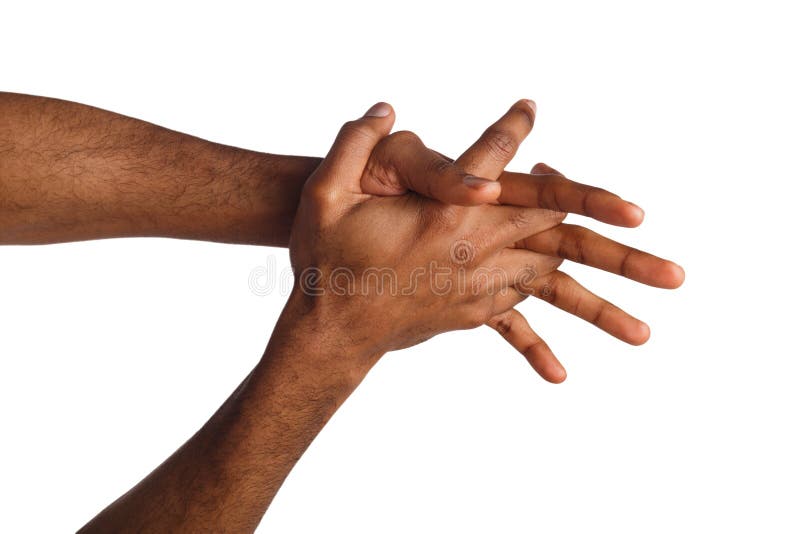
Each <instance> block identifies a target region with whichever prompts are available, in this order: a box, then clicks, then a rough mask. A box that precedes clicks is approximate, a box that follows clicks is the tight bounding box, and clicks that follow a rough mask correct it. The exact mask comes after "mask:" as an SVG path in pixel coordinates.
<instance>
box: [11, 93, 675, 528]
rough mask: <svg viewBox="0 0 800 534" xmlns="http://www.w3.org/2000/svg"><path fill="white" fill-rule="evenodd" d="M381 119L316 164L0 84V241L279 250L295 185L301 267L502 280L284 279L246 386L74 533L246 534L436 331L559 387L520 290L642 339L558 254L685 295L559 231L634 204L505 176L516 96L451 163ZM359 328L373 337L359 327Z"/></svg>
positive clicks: (607, 248)
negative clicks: (341, 420)
mask: <svg viewBox="0 0 800 534" xmlns="http://www.w3.org/2000/svg"><path fill="white" fill-rule="evenodd" d="M384 109H386V110H388V111H387V114H386V115H383V116H375V115H373V116H371V117H365V118H362V119H359V120H358V121H353V122H351V123H348V125H346V127H345V128H343V130H342V132H341V133H340V136H339V138H338V139H337V144H336V145H335V146H334V148H333V149H332V150H331V153H330V154H329V155H328V157H327V158H326V159H325V160H324V162H322V164H321V163H320V162H321V161H322V160H320V159H318V158H303V157H294V156H275V155H269V154H261V153H257V152H252V151H247V150H242V149H237V148H234V147H227V146H223V145H218V144H215V143H211V142H208V141H204V140H201V139H197V138H194V137H191V136H187V135H185V134H181V133H178V132H173V131H170V130H166V129H164V128H160V127H158V126H154V125H151V124H148V123H144V122H142V121H138V120H136V119H131V118H128V117H123V116H120V115H116V114H113V113H110V112H106V111H102V110H98V109H96V108H91V107H88V106H82V105H79V104H73V103H69V102H64V101H58V100H53V99H44V98H39V97H28V96H24V95H13V94H8V93H0V244H2V243H8V244H11V243H16V244H37V243H52V242H62V241H70V240H83V239H97V238H106V237H129V236H162V237H176V238H187V239H204V240H212V241H222V242H232V243H250V244H267V245H275V246H285V245H286V244H287V242H288V240H289V232H290V229H291V228H292V222H293V221H294V220H295V216H296V209H297V204H298V202H299V201H300V199H301V191H304V193H303V195H302V197H303V203H302V206H301V208H300V213H306V216H300V217H299V218H298V224H296V225H295V226H294V231H293V232H294V235H293V237H292V242H293V243H294V245H293V246H292V259H293V263H294V265H295V267H296V268H298V269H299V270H300V271H301V272H302V270H304V269H306V268H310V267H313V268H315V269H319V271H320V272H323V273H324V272H328V273H330V272H331V271H332V270H334V269H336V268H338V267H346V268H347V269H349V270H350V271H352V272H353V273H361V274H363V273H364V271H365V270H366V269H367V268H368V266H369V264H370V263H373V264H378V265H382V264H386V263H389V264H391V267H392V268H393V269H395V270H396V272H398V273H402V274H404V275H409V274H411V273H412V272H413V270H414V269H415V268H417V267H419V266H420V263H423V260H425V261H429V260H431V259H433V258H435V259H438V260H439V262H440V263H441V264H442V265H448V262H450V265H449V266H450V267H453V268H454V269H453V271H452V272H455V273H457V272H459V270H461V271H463V272H465V273H468V274H469V275H470V279H476V277H475V276H474V275H475V273H477V272H479V270H480V269H490V270H493V272H498V271H499V272H500V273H503V275H504V276H500V277H498V278H483V279H481V278H477V279H478V280H483V281H482V282H481V283H478V284H477V290H474V291H472V292H470V293H467V294H454V293H449V294H447V295H440V294H437V293H436V292H432V291H425V290H423V289H421V290H419V291H415V292H414V293H412V294H411V295H403V296H402V298H388V297H387V296H386V295H385V294H378V293H376V292H374V291H373V292H367V293H366V294H362V295H358V294H354V295H345V296H342V295H336V294H331V293H330V292H328V293H326V294H325V295H323V296H321V297H320V296H313V297H312V296H310V295H309V294H307V292H305V291H303V290H302V288H298V287H296V288H295V292H294V293H293V295H292V297H291V298H290V300H289V302H288V303H287V306H286V308H285V309H284V312H283V314H282V316H281V319H280V320H279V323H278V325H277V326H276V328H275V330H274V332H273V336H272V338H271V340H270V343H269V345H268V347H267V350H266V351H265V354H264V357H263V358H262V360H261V362H260V363H259V365H258V366H257V367H256V368H255V369H254V370H253V372H252V373H251V374H250V375H249V376H248V377H247V378H246V379H245V381H244V382H243V383H242V384H241V386H240V387H239V388H238V389H237V390H236V391H235V392H234V393H233V394H232V396H231V397H230V398H229V399H228V401H227V402H226V403H225V404H224V405H223V406H222V407H221V408H220V410H219V411H218V412H217V413H216V414H215V415H214V416H213V417H212V418H211V419H210V420H209V422H208V423H207V424H206V425H205V426H204V427H203V428H202V429H201V430H200V431H199V432H198V433H197V434H196V435H195V436H194V437H193V438H192V439H190V440H189V441H188V442H187V443H186V444H185V445H184V446H183V447H182V448H181V449H179V450H178V451H176V453H175V454H173V456H172V457H170V458H169V459H168V460H167V461H165V462H164V464H162V465H161V466H160V467H159V468H157V469H156V470H155V471H154V472H153V473H151V475H150V476H148V477H147V478H146V479H145V480H143V481H142V482H141V483H140V484H139V485H137V486H136V487H135V488H133V489H132V490H131V491H130V492H128V493H127V494H126V495H124V496H123V497H121V498H120V499H118V500H117V501H116V502H115V503H113V504H112V505H110V506H109V507H108V508H107V509H106V510H104V511H103V512H101V514H99V515H98V516H97V517H96V518H95V519H94V520H93V521H92V522H90V523H89V524H88V525H87V526H86V527H85V530H86V531H98V532H105V531H124V530H126V529H127V530H128V531H152V532H161V531H165V530H167V531H186V532H203V531H213V532H225V531H230V532H242V531H251V530H252V529H253V528H255V525H257V523H258V521H259V519H260V517H261V515H262V514H263V512H264V510H265V509H266V507H267V506H268V505H269V503H270V502H271V500H272V498H273V497H274V495H275V492H277V490H278V488H279V487H280V484H281V482H282V481H283V479H284V478H285V476H286V475H287V474H288V472H289V470H290V469H291V467H292V466H293V465H294V463H295V462H296V461H297V459H298V458H299V457H300V455H301V454H302V452H303V451H304V450H305V448H306V447H307V446H308V444H309V443H310V441H311V440H312V439H313V437H314V436H315V435H316V434H317V433H318V432H319V430H320V429H321V428H322V426H323V425H324V424H325V422H326V421H327V420H328V418H329V417H330V416H331V415H332V414H333V412H334V411H335V410H336V408H337V407H338V406H339V405H340V404H341V403H342V402H343V401H344V400H345V399H346V398H347V396H348V395H349V393H350V392H351V391H352V390H353V389H354V388H355V387H356V386H357V384H358V383H359V382H360V380H361V379H362V378H363V376H364V374H366V372H367V371H368V369H369V368H370V367H371V366H372V365H373V364H374V363H375V361H377V359H378V358H379V357H380V356H381V355H382V354H383V353H384V352H386V351H389V350H395V349H397V348H402V347H405V346H409V345H412V344H414V343H417V342H420V341H422V340H424V339H427V338H429V337H431V336H433V335H436V334H438V333H440V332H444V331H448V330H453V329H459V328H471V327H474V326H477V325H479V324H484V323H486V324H489V325H490V326H492V327H494V328H496V329H497V330H498V331H499V332H500V333H501V334H502V335H503V337H504V338H505V339H507V340H508V341H509V342H510V343H511V344H512V345H513V346H515V347H516V348H517V349H518V350H520V352H522V353H523V354H524V355H525V357H526V358H527V359H528V360H529V361H530V362H531V364H532V365H533V367H534V368H535V369H536V370H537V371H538V372H539V373H540V374H541V375H542V376H543V377H544V378H546V379H547V380H549V381H552V382H560V381H563V379H564V378H565V376H566V374H565V372H564V370H563V367H562V366H561V365H560V364H559V363H558V361H557V360H556V359H555V357H554V356H553V354H552V352H551V351H550V349H549V348H548V347H547V345H546V344H545V343H544V342H543V341H542V340H541V338H539V336H538V335H537V334H536V333H535V332H534V331H533V330H532V329H531V328H530V326H529V325H528V323H527V322H526V321H525V319H524V317H522V315H521V314H519V313H518V312H517V311H516V310H515V309H514V308H513V306H514V305H515V304H517V303H518V302H520V301H521V300H522V299H524V298H525V297H526V296H527V295H529V294H533V295H535V296H537V297H539V298H543V299H545V300H548V301H550V302H552V303H553V304H554V305H556V306H557V307H560V308H562V309H565V310H567V311H569V312H570V313H573V314H575V315H577V316H579V317H582V318H584V319H586V320H589V321H591V322H593V323H594V324H597V325H598V326H599V327H600V328H602V329H604V330H606V331H608V332H609V333H611V334H612V335H615V336H617V337H619V338H620V339H623V340H625V341H627V342H630V343H635V344H638V343H641V342H644V341H645V340H646V339H647V335H648V332H649V330H648V329H647V327H646V325H644V323H641V321H638V320H637V319H634V318H633V317H631V316H630V315H628V314H627V313H625V312H623V311H622V310H619V309H618V308H616V307H614V306H613V305H611V304H609V303H607V302H606V301H604V300H602V299H600V298H599V297H596V296H595V295H593V294H591V293H589V292H588V291H587V290H586V289H584V288H583V287H582V286H580V285H579V284H578V283H577V282H575V281H574V280H572V279H571V278H569V277H568V276H567V275H566V274H564V273H563V272H561V271H559V270H558V267H559V266H560V264H561V262H562V261H563V259H569V260H572V261H579V262H582V263H585V264H587V265H591V266H594V267H597V268H600V269H604V270H607V271H610V272H613V273H616V274H620V275H622V276H626V277H628V278H631V279H633V280H636V281H639V282H643V283H646V284H650V285H654V286H657V287H665V288H671V287H677V286H678V285H680V283H681V282H682V280H683V272H682V270H681V269H680V268H679V267H678V266H677V265H675V264H673V263H672V262H668V261H666V260H662V259H660V258H657V257H655V256H652V255H650V254H648V253H645V252H641V251H637V250H634V249H631V248H629V247H626V246H624V245H621V244H618V243H615V242H613V241H611V240H609V239H607V238H605V237H603V236H601V235H599V234H596V233H594V232H591V231H589V230H588V229H585V228H582V227H578V226H573V225H568V224H565V223H563V222H562V221H563V218H564V216H565V215H566V212H572V213H578V214H582V215H586V216H590V217H594V218H595V219H597V220H600V221H603V222H607V223H610V224H615V225H620V226H629V227H633V226H636V225H638V224H639V223H640V222H641V218H642V216H643V213H642V211H641V210H640V209H639V208H638V207H636V206H635V205H632V204H630V203H628V202H626V201H624V200H622V199H620V198H619V197H618V196H617V195H614V194H612V193H609V192H607V191H603V190H600V189H597V188H594V187H591V186H586V185H582V184H578V183H575V182H572V181H570V180H568V179H566V178H565V177H564V176H563V175H561V174H560V173H558V172H557V171H555V170H554V169H552V168H550V167H547V166H546V165H543V164H539V165H537V166H536V167H534V169H533V171H532V173H530V174H527V173H512V172H508V171H505V166H506V165H507V164H508V162H509V161H510V160H511V158H512V157H513V155H514V153H515V152H516V148H517V147H518V146H519V143H521V142H522V140H523V139H524V138H525V136H526V135H527V134H528V132H529V131H530V129H531V127H532V125H533V120H534V118H535V107H533V106H531V104H530V103H529V102H527V101H521V102H518V103H517V104H515V106H513V107H512V108H511V110H509V112H508V113H506V114H505V115H504V116H503V117H502V118H501V119H500V120H499V121H498V122H497V123H495V124H494V125H492V126H491V127H490V128H489V129H487V130H486V132H485V133H484V134H483V135H482V136H481V138H480V139H479V140H478V141H477V142H476V143H475V144H474V145H473V146H472V147H470V148H469V149H468V150H467V151H466V152H465V154H464V155H462V156H461V157H460V158H458V159H457V160H456V161H452V160H449V159H448V158H446V157H444V156H442V155H441V154H439V153H438V152H435V151H433V150H430V149H428V148H427V147H425V146H424V145H423V144H422V142H421V141H420V140H419V138H417V137H416V136H415V135H414V134H411V133H410V132H397V133H395V134H392V135H388V133H389V130H390V129H391V124H392V122H393V119H394V114H393V111H392V110H391V108H388V106H387V107H385V108H384ZM353 158H355V160H357V161H355V160H354V159H353ZM312 173H313V176H312V179H309V180H308V181H309V186H308V187H306V188H305V189H303V187H304V184H305V183H306V181H307V179H308V177H309V175H311V174H312ZM487 204H504V205H505V206H490V205H487ZM320 236H323V237H322V238H321V237H320ZM369 237H371V239H369ZM462 241H464V242H467V243H469V245H470V247H472V248H471V249H470V250H471V253H470V254H469V255H468V260H466V261H461V260H462V259H463V258H461V257H459V256H454V254H453V248H452V244H453V243H455V242H462ZM454 260H458V261H456V262H455V264H453V261H454ZM520 275H524V276H520ZM449 281H450V282H452V284H453V285H455V284H457V283H458V278H457V277H456V278H451V279H450V280H449ZM318 297H319V298H318ZM365 310H372V311H371V312H368V313H365ZM376 318H377V319H379V320H376ZM367 319H368V320H369V322H370V328H369V329H366V330H364V329H362V328H359V326H360V325H361V326H363V324H364V323H365V322H367Z"/></svg>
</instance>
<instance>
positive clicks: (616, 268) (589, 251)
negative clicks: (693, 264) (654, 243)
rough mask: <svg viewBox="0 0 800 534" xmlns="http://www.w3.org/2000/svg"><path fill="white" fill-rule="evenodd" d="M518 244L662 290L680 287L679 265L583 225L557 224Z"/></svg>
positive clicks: (681, 276)
mask: <svg viewBox="0 0 800 534" xmlns="http://www.w3.org/2000/svg"><path fill="white" fill-rule="evenodd" d="M518 245H519V246H520V247H523V248H526V249H528V250H532V251H535V252H539V253H541V254H549V255H552V256H557V257H559V258H563V259H565V260H570V261H574V262H576V263H582V264H585V265H588V266H590V267H595V268H597V269H602V270H604V271H608V272H610V273H614V274H618V275H620V276H624V277H625V278H630V279H631V280H635V281H637V282H641V283H642V284H647V285H649V286H654V287H661V288H664V289H675V288H677V287H680V285H681V284H682V283H683V280H684V278H685V274H684V271H683V269H682V268H681V267H680V266H679V265H678V264H676V263H674V262H671V261H669V260H665V259H662V258H659V257H658V256H654V255H652V254H649V253H647V252H643V251H641V250H638V249H635V248H632V247H629V246H627V245H623V244H622V243H617V242H616V241H613V240H611V239H608V238H607V237H605V236H602V235H600V234H598V233H596V232H593V231H592V230H589V229H588V228H584V227H583V226H576V225H572V224H560V225H558V226H556V227H554V228H551V229H549V230H545V231H543V232H540V233H538V234H534V235H532V236H530V237H527V238H525V239H523V240H521V241H520V242H519V243H518Z"/></svg>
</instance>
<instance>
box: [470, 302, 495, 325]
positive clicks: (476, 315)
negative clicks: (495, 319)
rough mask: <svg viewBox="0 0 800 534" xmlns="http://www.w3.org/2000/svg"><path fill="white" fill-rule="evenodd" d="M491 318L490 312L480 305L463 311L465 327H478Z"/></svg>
mask: <svg viewBox="0 0 800 534" xmlns="http://www.w3.org/2000/svg"><path fill="white" fill-rule="evenodd" d="M490 319H491V312H490V311H488V310H486V309H484V307H482V306H476V307H474V308H472V309H470V310H469V311H467V312H466V313H465V316H464V325H465V327H466V328H467V329H472V328H478V327H479V326H481V325H483V324H486V323H487V322H488V321H489V320H490Z"/></svg>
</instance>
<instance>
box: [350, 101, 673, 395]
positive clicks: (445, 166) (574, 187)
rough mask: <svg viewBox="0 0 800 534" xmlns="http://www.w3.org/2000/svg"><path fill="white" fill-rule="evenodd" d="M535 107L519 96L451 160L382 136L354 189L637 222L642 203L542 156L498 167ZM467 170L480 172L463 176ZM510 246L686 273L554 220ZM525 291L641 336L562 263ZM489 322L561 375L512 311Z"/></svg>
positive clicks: (626, 267) (656, 277) (654, 274)
mask: <svg viewBox="0 0 800 534" xmlns="http://www.w3.org/2000/svg"><path fill="white" fill-rule="evenodd" d="M535 113H536V107H535V104H532V103H531V102H530V101H527V100H521V101H519V102H517V103H516V104H515V105H514V106H512V107H511V109H510V110H509V111H508V112H507V113H506V114H504V115H503V116H502V117H501V118H500V119H499V120H498V121H497V122H495V123H494V124H493V125H491V126H490V127H489V128H488V129H487V130H486V131H485V132H484V133H483V134H482V135H481V136H480V138H479V139H478V140H477V141H476V142H475V143H474V144H473V145H472V146H471V147H470V148H469V149H468V150H467V151H466V152H465V153H464V154H463V155H462V156H461V157H459V158H458V160H456V161H453V160H452V159H450V158H447V157H446V156H443V155H442V154H439V153H438V152H435V151H433V150H431V149H429V148H427V147H425V146H424V145H423V144H422V142H421V141H420V140H419V139H418V138H414V137H413V136H405V137H404V138H402V139H400V140H398V139H396V138H395V137H394V136H389V137H387V138H385V139H384V140H383V141H382V142H381V143H379V144H378V146H377V147H376V149H375V151H374V152H373V155H372V157H371V159H370V163H368V169H369V170H370V172H367V173H365V174H364V176H363V178H362V189H363V190H365V191H367V192H370V193H373V194H378V195H400V194H405V193H406V192H408V191H415V192H418V193H420V194H423V195H425V196H428V197H430V198H435V199H438V200H441V201H443V202H447V203H453V204H460V205H477V204H481V203H504V204H513V205H520V206H529V207H539V208H543V209H547V210H555V211H558V212H571V213H576V214H580V215H585V216H589V217H592V218H595V219H597V220H599V221H603V222H606V223H610V224H614V225H618V226H627V227H635V226H638V225H639V224H640V223H641V221H642V219H643V216H644V212H643V211H642V210H641V208H639V207H638V206H636V205H635V204H632V203H630V202H627V201H625V200H623V199H621V198H620V197H619V196H617V195H615V194H613V193H610V192H608V191H605V190H603V189H600V188H597V187H592V186H588V185H584V184H580V183H577V182H573V181H571V180H569V179H567V178H566V177H564V175H563V174H561V173H560V172H558V171H556V170H555V169H552V168H551V167H549V166H547V165H545V164H542V163H540V164H538V165H536V166H535V167H534V168H533V169H532V171H531V173H530V174H526V173H514V172H508V171H506V170H505V167H506V165H507V164H508V163H509V162H510V161H511V159H512V158H513V157H514V155H515V154H516V151H517V148H518V147H519V146H520V144H521V143H522V141H523V140H524V139H525V137H526V136H527V135H528V133H529V132H530V131H531V128H532V127H533V122H534V119H535ZM400 144H403V145H404V146H398V145H400ZM474 175H479V176H480V178H475V177H471V176H474ZM514 246H515V247H517V248H523V249H527V250H530V251H534V252H537V253H540V254H545V255H547V256H550V257H553V258H559V259H568V260H571V261H575V262H579V263H584V264H586V265H589V266H592V267H596V268H599V269H603V270H606V271H609V272H611V273H614V274H618V275H621V276H625V277H627V278H630V279H632V280H635V281H638V282H641V283H644V284H648V285H651V286H655V287H661V288H670V289H671V288H676V287H678V286H680V285H681V283H682V282H683V278H684V273H683V270H682V269H681V268H680V267H679V266H678V265H676V264H674V263H673V262H670V261H667V260H663V259H661V258H658V257H656V256H653V255H652V254H649V253H646V252H643V251H639V250H636V249H633V248H631V247H628V246H625V245H622V244H620V243H617V242H615V241H612V240H610V239H608V238H606V237H604V236H602V235H600V234H597V233H595V232H593V231H591V230H589V229H587V228H584V227H581V226H575V225H570V224H565V223H561V224H558V225H556V226H555V227H553V228H552V229H549V230H547V231H545V232H542V233H539V234H536V235H531V236H528V237H526V238H525V239H523V240H520V241H519V242H517V243H515V244H514ZM527 289H529V290H530V294H532V295H535V296H537V297H538V298H541V299H543V300H545V301H547V302H549V303H551V304H553V305H555V306H556V307H559V308H561V309H563V310H565V311H567V312H569V313H572V314H574V315H576V316H578V317H581V318H583V319H585V320H587V321H589V322H591V323H592V324H595V325H596V326H598V327H599V328H601V329H603V330H605V331H606V332H608V333H610V334H612V335H614V336H615V337H617V338H619V339H621V340H623V341H626V342H628V343H632V344H641V343H644V342H645V341H646V340H647V339H648V337H649V327H648V326H647V325H646V324H645V323H643V322H642V321H639V320H638V319H635V318H634V317H632V316H630V315H629V314H627V313H626V312H624V311H623V310H621V309H619V308H618V307H616V306H614V305H613V304H611V303H609V302H607V301H605V300H604V299H602V298H600V297H598V296H597V295H594V294H593V293H591V292H589V291H588V290H587V289H585V288H584V287H583V286H581V285H580V284H579V283H578V282H577V281H575V280H574V279H572V278H571V277H569V276H568V275H567V274H565V273H563V272H562V271H553V272H549V273H540V276H538V277H537V278H536V279H535V280H532V281H531V283H530V284H529V286H528V287H527ZM487 324H488V325H489V326H491V327H493V328H495V329H496V330H497V331H498V332H499V333H500V334H501V335H502V336H503V337H504V338H505V339H506V340H508V341H509V342H510V343H511V344H512V345H513V346H514V347H515V348H517V349H518V350H519V351H520V352H521V353H522V354H523V355H525V357H526V358H527V359H528V360H529V362H530V363H531V364H532V366H533V367H534V368H535V369H536V370H537V372H539V374H541V375H542V376H543V377H544V378H545V379H547V380H549V381H551V382H560V381H562V380H563V379H564V378H565V377H566V373H565V371H564V369H563V367H562V366H561V365H560V363H559V362H558V360H557V359H556V357H555V355H554V354H553V352H552V350H551V349H550V348H549V346H548V345H547V344H546V343H545V342H544V341H543V340H542V339H541V337H540V336H539V335H538V334H537V333H536V332H535V331H534V330H533V329H532V328H531V327H530V325H529V324H528V322H527V321H526V320H525V318H524V317H523V316H522V314H520V313H519V312H518V311H517V310H515V309H511V310H508V311H506V312H503V313H501V314H498V315H496V316H494V317H492V318H491V319H490V320H489V321H488V322H487Z"/></svg>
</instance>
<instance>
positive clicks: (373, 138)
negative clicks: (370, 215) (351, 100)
mask: <svg viewBox="0 0 800 534" xmlns="http://www.w3.org/2000/svg"><path fill="white" fill-rule="evenodd" d="M394 119H395V115H394V110H393V109H392V106H390V105H389V104H387V103H386V102H378V103H377V104H375V105H374V106H372V107H371V108H369V109H368V110H367V112H366V113H365V114H364V116H363V117H361V118H359V119H356V120H352V121H349V122H346V123H344V125H343V126H342V128H341V129H340V130H339V134H338V135H337V136H336V140H335V141H334V142H333V146H331V149H330V150H329V151H328V155H327V156H325V159H324V160H322V163H321V164H320V166H319V167H318V168H317V171H316V172H315V173H314V176H313V177H312V178H310V180H314V181H315V182H316V186H318V187H323V188H330V189H333V190H335V191H347V192H352V193H360V192H361V175H362V174H363V173H364V168H365V167H366V165H367V161H369V156H370V154H372V150H373V149H374V148H375V145H377V144H378V142H380V140H381V139H383V138H384V137H386V136H387V135H389V132H391V130H392V125H393V124H394Z"/></svg>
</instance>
